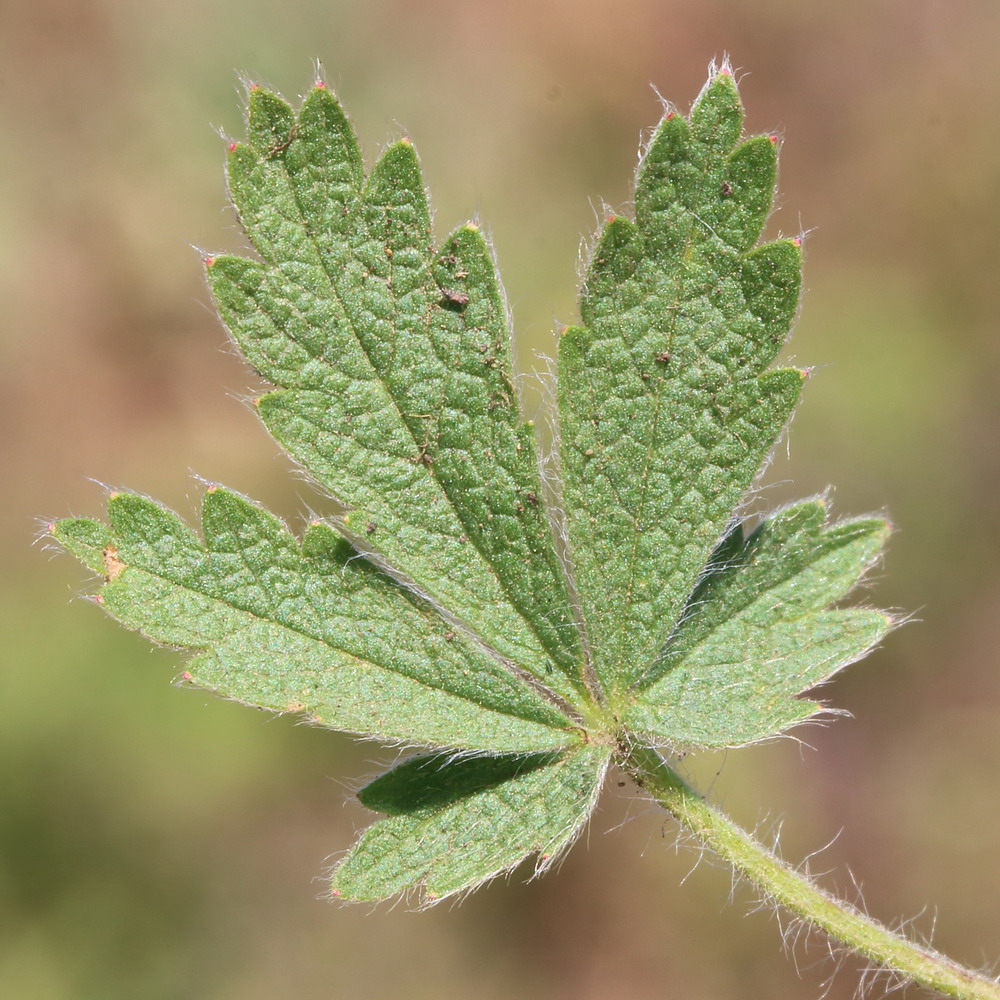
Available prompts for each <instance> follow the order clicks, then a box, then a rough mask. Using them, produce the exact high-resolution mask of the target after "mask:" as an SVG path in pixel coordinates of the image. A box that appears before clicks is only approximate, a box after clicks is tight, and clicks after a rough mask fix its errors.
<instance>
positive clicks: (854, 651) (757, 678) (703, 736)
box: [626, 501, 892, 746]
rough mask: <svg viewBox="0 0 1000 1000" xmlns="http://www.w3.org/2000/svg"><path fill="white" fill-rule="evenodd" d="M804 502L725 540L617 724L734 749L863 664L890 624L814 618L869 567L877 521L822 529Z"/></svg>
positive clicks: (807, 711)
mask: <svg viewBox="0 0 1000 1000" xmlns="http://www.w3.org/2000/svg"><path fill="white" fill-rule="evenodd" d="M825 516H826V507H825V504H824V503H823V502H822V501H811V502H807V503H802V504H798V505H796V506H794V507H790V508H788V509H787V510H784V511H781V512H779V513H778V514H775V515H774V516H773V517H772V518H770V519H769V520H767V521H765V522H764V523H763V524H762V525H761V526H760V527H759V528H758V529H757V530H756V531H755V532H753V534H752V535H750V537H749V538H747V539H746V540H745V541H744V539H743V532H742V529H741V528H740V527H739V526H737V527H736V528H735V529H734V530H733V531H732V532H731V533H730V534H729V535H728V536H727V538H726V539H725V541H724V542H723V543H722V545H721V546H720V549H719V551H718V552H717V554H716V558H715V559H714V560H713V562H712V564H711V565H710V566H709V567H708V569H707V570H706V573H705V576H704V577H703V579H702V581H701V584H700V585H699V587H698V588H697V589H696V591H695V592H694V594H693V595H692V596H691V600H690V602H689V604H688V608H687V611H686V613H685V616H684V618H683V619H682V620H681V622H680V624H679V625H678V627H677V629H676V631H675V632H674V634H673V635H672V636H671V637H670V640H669V641H668V642H667V644H666V647H665V649H664V650H663V652H662V653H661V655H660V658H659V660H658V662H657V663H656V665H655V666H654V668H653V670H652V671H651V673H650V675H649V676H648V677H647V678H644V679H643V681H642V683H641V687H642V688H643V690H642V691H641V694H640V696H639V698H638V699H637V700H636V701H635V703H634V704H633V705H632V706H631V707H630V710H629V714H628V717H627V720H626V722H627V724H628V725H630V726H633V727H634V728H635V729H637V730H639V731H644V732H647V733H650V734H656V733H663V734H669V741H670V742H672V743H675V744H688V745H693V746H738V745H739V744H741V743H751V742H754V741H755V740H760V739H765V738H766V737H769V736H773V735H775V734H776V733H779V732H781V731H782V730H784V729H787V728H788V727H789V726H791V725H793V724H795V723H797V722H801V721H803V720H804V719H807V718H808V717H810V716H811V715H814V714H815V713H816V712H817V711H818V710H819V709H821V707H822V706H820V705H817V704H816V703H814V702H810V701H801V700H799V699H797V698H796V697H795V696H796V695H798V694H800V693H801V692H802V691H804V690H806V689H808V688H810V687H813V686H814V685H816V684H818V683H819V682H820V681H823V680H826V679H827V678H828V677H829V676H830V675H831V674H832V673H834V672H835V671H836V670H838V669H840V668H841V667H843V666H845V665H846V664H848V663H850V662H852V661H853V660H856V659H858V658H859V657H861V656H863V655H864V654H865V653H866V652H867V651H868V650H869V649H870V648H871V647H872V646H873V645H874V644H875V643H876V642H878V641H879V640H880V639H881V638H882V637H883V636H884V635H885V633H886V632H887V631H888V629H889V628H890V627H891V625H892V619H891V618H890V617H889V616H888V615H886V614H884V613H882V612H878V611H868V610H864V609H851V610H834V611H826V610H823V609H824V608H826V607H827V605H829V604H831V603H832V602H834V601H837V600H840V599H841V598H842V597H844V595H845V594H846V593H847V592H848V591H849V590H850V589H851V588H852V587H853V586H854V585H855V583H856V582H857V580H858V578H859V576H860V575H861V573H863V572H864V570H865V569H866V568H867V567H869V566H870V565H871V564H872V563H873V562H874V561H875V559H876V558H877V557H878V554H879V551H880V549H881V547H882V545H883V544H884V543H885V540H886V538H887V537H888V533H889V526H888V525H887V524H886V522H885V521H882V520H878V519H868V520H857V521H845V522H841V523H840V524H836V525H833V526H832V527H826V526H825V525H824V521H825Z"/></svg>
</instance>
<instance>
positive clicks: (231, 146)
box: [229, 142, 238, 153]
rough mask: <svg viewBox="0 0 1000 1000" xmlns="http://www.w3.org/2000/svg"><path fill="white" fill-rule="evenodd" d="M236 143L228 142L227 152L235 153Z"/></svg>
mask: <svg viewBox="0 0 1000 1000" xmlns="http://www.w3.org/2000/svg"><path fill="white" fill-rule="evenodd" d="M237 145H238V144H237V143H235V142H231V143H230V144H229V152H230V153H235V152H236V146H237Z"/></svg>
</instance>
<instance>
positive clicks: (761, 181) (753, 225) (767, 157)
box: [715, 135, 778, 250]
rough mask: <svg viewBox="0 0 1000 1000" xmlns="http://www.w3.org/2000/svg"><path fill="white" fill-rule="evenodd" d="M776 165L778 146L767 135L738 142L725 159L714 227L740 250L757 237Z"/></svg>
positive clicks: (770, 198) (768, 205) (771, 198)
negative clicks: (719, 208)
mask: <svg viewBox="0 0 1000 1000" xmlns="http://www.w3.org/2000/svg"><path fill="white" fill-rule="evenodd" d="M777 167H778V156H777V149H776V148H775V144H774V143H773V142H771V140H770V139H769V138H768V137H767V136H766V135H757V136H754V137H753V138H751V139H747V140H746V142H742V143H740V145H738V146H737V147H736V149H734V150H733V152H732V153H731V154H730V155H729V157H728V159H727V161H726V169H725V174H724V180H723V181H722V183H721V185H720V187H719V195H720V197H721V199H722V205H721V211H720V213H719V217H718V220H717V221H716V223H715V228H716V229H717V230H718V231H719V232H720V235H723V236H724V237H725V238H726V239H727V240H728V241H729V242H730V243H731V244H732V245H733V246H735V247H737V248H738V249H740V250H749V249H750V247H752V246H753V245H754V244H755V243H756V242H757V240H758V239H759V238H760V234H761V232H762V231H763V229H764V224H765V222H766V221H767V217H768V215H769V214H770V211H771V206H772V204H773V202H774V185H775V181H776V179H777Z"/></svg>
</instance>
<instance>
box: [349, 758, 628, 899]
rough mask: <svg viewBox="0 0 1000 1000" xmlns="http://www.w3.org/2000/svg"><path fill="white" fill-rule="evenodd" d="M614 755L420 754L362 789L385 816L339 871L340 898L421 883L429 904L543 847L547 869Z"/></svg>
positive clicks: (541, 865) (373, 895) (582, 818)
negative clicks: (468, 755) (499, 755)
mask: <svg viewBox="0 0 1000 1000" xmlns="http://www.w3.org/2000/svg"><path fill="white" fill-rule="evenodd" d="M609 758H610V750H609V748H607V747H599V746H587V747H583V748H581V749H578V750H575V751H573V752H571V753H570V754H569V755H565V756H562V755H559V754H557V753H544V754H533V755H531V756H513V755H506V756H502V757H459V758H449V757H445V756H441V755H435V756H424V757H417V758H415V759H413V760H409V761H406V762H405V763H403V764H401V765H400V766H398V767H396V768H394V769H393V770H392V771H390V772H389V773H388V774H385V775H383V776H382V777H381V778H377V779H376V780H375V781H374V782H372V784H370V785H368V787H367V788H365V789H363V790H362V791H361V793H360V795H359V798H360V799H361V801H362V803H364V805H366V806H367V807H368V808H369V809H372V810H375V811H376V812H383V813H388V814H389V818H388V819H383V820H379V821H378V822H377V823H375V824H374V825H373V826H371V827H369V829H368V830H367V831H366V832H365V833H364V834H363V835H362V837H361V839H360V840H359V841H358V843H357V844H356V845H355V846H354V847H353V848H352V850H351V851H350V853H349V854H348V855H347V856H346V857H345V858H344V859H343V861H341V862H340V864H339V865H338V866H337V868H336V869H335V871H334V873H333V878H332V888H333V893H334V895H336V896H341V897H343V898H344V899H356V900H365V899H381V898H383V897H384V896H385V895H386V894H387V893H396V892H403V891H405V890H407V889H413V888H416V887H420V888H421V889H422V891H423V893H424V898H425V900H426V901H428V902H433V901H434V900H436V899H440V898H442V897H444V896H448V895H451V894H452V893H455V892H459V891H461V890H463V889H468V888H472V887H475V886H476V885H477V884H479V883H480V882H483V881H484V880H486V879H489V878H493V877H494V876H496V875H498V874H500V873H502V872H504V871H508V870H510V869H512V868H514V866H515V865H517V864H518V863H519V862H520V861H522V860H523V859H524V858H525V857H527V856H528V855H529V854H533V853H534V854H537V856H538V860H537V865H536V870H535V872H536V874H541V873H542V872H543V871H544V870H545V869H546V868H548V867H550V866H551V865H552V864H553V863H554V862H555V861H556V859H557V858H558V856H559V854H560V853H561V852H562V851H563V850H564V849H565V848H566V847H567V846H568V845H569V844H570V843H571V842H572V840H573V839H574V838H575V837H576V835H577V834H578V833H579V832H580V829H581V828H582V826H583V824H584V823H585V822H586V820H587V818H588V816H589V815H590V812H591V810H592V809H593V806H594V802H595V801H596V798H597V793H598V792H599V791H600V786H601V784H602V782H603V779H604V772H605V770H606V768H607V765H608V760H609Z"/></svg>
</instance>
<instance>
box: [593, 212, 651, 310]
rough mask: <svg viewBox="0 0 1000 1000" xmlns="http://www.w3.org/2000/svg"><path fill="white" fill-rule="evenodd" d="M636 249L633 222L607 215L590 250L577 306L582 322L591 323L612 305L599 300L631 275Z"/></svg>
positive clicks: (635, 259) (637, 250)
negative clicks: (584, 279)
mask: <svg viewBox="0 0 1000 1000" xmlns="http://www.w3.org/2000/svg"><path fill="white" fill-rule="evenodd" d="M640 252H641V247H640V243H639V230H638V227H637V226H636V224H635V223H634V222H630V221H629V220H628V219H624V218H622V217H621V216H612V217H611V218H610V219H608V221H607V222H606V223H605V224H604V228H603V229H602V231H601V235H600V238H599V239H598V241H597V243H596V245H595V246H594V251H593V253H592V254H591V257H590V266H589V268H588V272H587V279H586V282H585V284H584V287H583V295H582V297H581V301H580V310H581V318H582V319H583V322H584V323H587V324H588V325H589V324H592V323H593V322H594V320H595V318H597V316H599V315H600V314H601V312H602V311H606V310H607V309H610V308H614V304H612V303H610V302H609V303H606V304H605V303H604V302H603V301H602V300H606V299H608V298H609V297H610V296H611V295H612V293H613V292H615V291H616V290H617V289H618V288H619V287H620V286H621V285H622V284H624V283H625V282H626V281H628V279H629V278H631V277H632V275H633V274H634V273H635V270H636V268H637V267H638V266H639V259H640ZM602 307H603V309H602Z"/></svg>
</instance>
